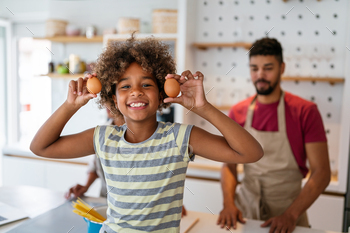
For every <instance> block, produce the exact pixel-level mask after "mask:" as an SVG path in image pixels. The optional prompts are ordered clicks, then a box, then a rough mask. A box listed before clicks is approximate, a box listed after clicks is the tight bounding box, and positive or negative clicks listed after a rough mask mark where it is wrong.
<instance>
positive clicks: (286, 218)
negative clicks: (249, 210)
mask: <svg viewBox="0 0 350 233" xmlns="http://www.w3.org/2000/svg"><path fill="white" fill-rule="evenodd" d="M305 150H306V155H307V158H308V160H309V164H310V171H311V175H310V178H309V180H308V181H307V182H306V184H305V186H304V187H303V189H302V190H301V192H300V194H299V196H298V197H297V198H296V199H295V200H294V202H293V203H292V204H291V205H290V206H289V207H288V209H287V210H286V211H285V212H284V213H283V214H282V215H280V216H278V217H275V218H271V219H269V220H268V221H266V222H265V223H264V224H263V225H262V226H263V227H264V226H268V225H271V228H270V232H277V233H279V232H292V231H293V230H294V228H295V226H296V221H297V219H298V217H299V216H300V215H301V214H303V213H304V212H305V211H306V210H307V209H308V208H309V207H310V206H311V205H312V203H313V202H314V201H315V200H316V199H317V198H318V196H319V195H320V194H321V193H322V192H323V191H324V190H325V189H326V187H327V186H328V184H329V182H330V174H331V172H330V166H329V157H328V147H327V143H326V142H313V143H306V144H305Z"/></svg>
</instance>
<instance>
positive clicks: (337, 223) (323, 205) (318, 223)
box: [307, 194, 345, 231]
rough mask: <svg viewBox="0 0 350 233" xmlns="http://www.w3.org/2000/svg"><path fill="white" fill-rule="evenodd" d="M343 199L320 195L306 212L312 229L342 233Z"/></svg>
mask: <svg viewBox="0 0 350 233" xmlns="http://www.w3.org/2000/svg"><path fill="white" fill-rule="evenodd" d="M344 203H345V198H344V197H342V196H333V195H325V194H322V195H321V196H320V197H319V198H318V199H317V200H316V201H315V202H314V203H313V204H312V206H311V207H310V208H309V209H308V210H307V214H308V217H309V223H310V225H311V227H312V228H315V229H321V230H329V231H342V225H343V215H344Z"/></svg>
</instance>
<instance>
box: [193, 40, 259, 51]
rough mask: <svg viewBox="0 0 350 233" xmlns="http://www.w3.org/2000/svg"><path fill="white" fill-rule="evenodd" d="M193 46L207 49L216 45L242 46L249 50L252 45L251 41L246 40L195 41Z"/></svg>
mask: <svg viewBox="0 0 350 233" xmlns="http://www.w3.org/2000/svg"><path fill="white" fill-rule="evenodd" d="M192 46H194V47H196V48H198V49H201V50H206V49H208V48H214V47H231V48H237V47H242V48H245V49H247V50H249V49H250V48H251V47H252V44H251V43H246V42H235V43H193V44H192Z"/></svg>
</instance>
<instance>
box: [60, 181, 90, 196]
mask: <svg viewBox="0 0 350 233" xmlns="http://www.w3.org/2000/svg"><path fill="white" fill-rule="evenodd" d="M87 190H88V188H87V187H86V186H82V185H80V184H77V185H76V186H74V187H71V188H70V189H69V191H68V192H67V193H66V194H65V195H64V196H65V198H66V199H69V198H70V197H71V195H72V194H73V196H74V197H81V196H83V194H84V193H86V191H87Z"/></svg>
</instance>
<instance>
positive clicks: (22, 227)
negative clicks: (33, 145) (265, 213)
mask: <svg viewBox="0 0 350 233" xmlns="http://www.w3.org/2000/svg"><path fill="white" fill-rule="evenodd" d="M84 200H85V201H86V202H88V203H98V204H100V205H105V204H106V199H105V198H90V197H86V198H84ZM0 201H2V202H4V203H6V204H9V205H13V206H14V207H17V208H19V209H21V210H23V211H25V212H27V213H28V214H29V216H30V218H31V219H24V220H20V221H17V222H14V223H10V224H7V225H4V226H1V227H0V233H3V232H8V231H10V232H33V231H31V229H35V232H36V233H40V232H47V231H46V230H45V229H47V228H49V229H50V232H67V231H69V232H71V233H85V232H86V223H85V222H84V221H83V220H82V218H81V217H80V216H78V215H76V214H74V213H73V212H72V211H71V209H72V207H71V206H70V205H71V203H70V202H68V201H66V200H65V199H64V198H63V194H62V193H59V192H54V191H51V190H48V189H43V188H37V187H31V186H14V187H1V188H0ZM56 207H57V208H56ZM46 211H47V212H46ZM210 212H211V211H210V210H209V209H208V213H202V212H194V211H189V210H188V211H187V216H186V217H185V218H186V220H188V219H190V222H191V219H196V218H199V221H198V222H197V223H196V224H195V225H194V226H193V227H192V228H191V229H190V231H188V233H213V232H215V233H216V232H217V233H219V232H226V233H227V232H228V230H227V229H221V228H220V227H219V226H218V225H216V221H217V218H218V216H217V215H214V214H211V213H210ZM185 218H184V219H185ZM183 222H186V221H183ZM262 223H263V222H262V221H256V220H250V219H247V222H246V223H245V224H240V223H238V226H237V229H236V230H234V232H236V233H246V232H249V233H255V232H256V233H258V232H259V233H261V232H262V233H264V232H266V233H268V231H269V228H261V227H260V224H262ZM16 227H18V228H16ZM17 229H18V231H17ZM63 230H65V231H63ZM230 231H231V232H233V230H230ZM294 233H335V232H332V231H322V230H315V229H309V228H304V227H296V229H295V231H294Z"/></svg>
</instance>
